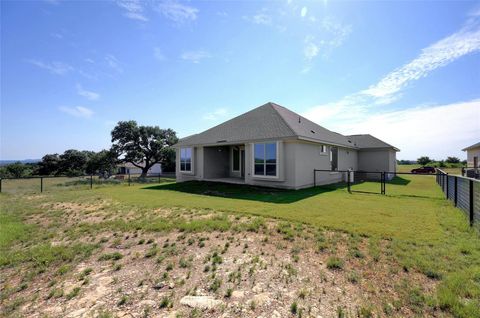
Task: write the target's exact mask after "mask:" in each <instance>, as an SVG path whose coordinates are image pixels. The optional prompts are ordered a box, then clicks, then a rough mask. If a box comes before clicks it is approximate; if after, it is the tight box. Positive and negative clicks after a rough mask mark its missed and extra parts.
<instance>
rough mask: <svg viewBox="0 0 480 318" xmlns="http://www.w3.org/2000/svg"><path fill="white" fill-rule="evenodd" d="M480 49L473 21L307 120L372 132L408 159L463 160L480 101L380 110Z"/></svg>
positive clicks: (475, 132) (477, 131) (478, 131)
mask: <svg viewBox="0 0 480 318" xmlns="http://www.w3.org/2000/svg"><path fill="white" fill-rule="evenodd" d="M478 50H480V26H479V25H478V23H476V22H475V21H473V20H472V19H470V20H468V21H467V23H466V25H465V27H463V28H462V29H461V30H460V31H459V32H456V33H454V34H452V35H450V36H448V37H446V38H444V39H442V40H440V41H438V42H436V43H434V44H433V45H431V46H429V47H427V48H425V49H423V50H422V52H421V54H420V55H419V56H418V57H417V58H415V59H414V60H413V61H411V62H409V63H407V64H405V65H404V66H402V67H400V68H398V69H396V70H394V71H393V72H391V73H390V74H388V75H387V76H386V77H384V78H383V79H381V80H380V81H379V82H378V83H377V84H375V85H372V86H370V87H369V88H368V89H367V90H362V91H360V92H357V93H354V94H351V95H347V96H345V97H344V98H342V99H340V100H338V101H336V102H332V103H328V104H324V105H319V106H314V107H311V108H310V109H308V110H307V111H306V112H305V113H304V116H305V117H307V118H310V119H312V120H314V121H316V122H319V123H322V124H327V125H329V126H328V127H329V128H331V129H334V130H337V131H339V132H341V133H343V134H349V133H371V134H373V135H377V137H379V138H381V139H383V140H385V141H387V142H389V143H391V144H393V145H395V146H397V147H399V148H401V149H402V150H403V151H402V153H400V154H399V157H400V158H403V159H415V158H417V157H418V156H420V155H424V154H427V155H429V156H434V157H437V158H445V157H446V156H447V155H456V156H460V155H462V153H461V152H460V149H461V148H462V146H464V145H465V144H469V143H473V142H475V141H476V140H475V139H476V138H477V139H478V136H480V99H475V100H471V101H465V102H457V103H452V104H447V105H440V106H438V105H437V106H428V107H426V106H424V107H414V108H407V109H404V110H393V111H392V110H390V111H383V112H382V111H381V105H387V104H390V103H392V102H394V101H396V100H398V99H400V98H401V96H402V90H403V89H404V88H405V87H406V85H407V83H409V82H412V81H415V80H418V79H420V78H423V77H425V76H427V75H428V74H430V72H432V71H433V70H435V69H437V68H440V67H442V66H445V65H447V64H448V63H451V62H452V61H454V60H456V59H458V58H460V57H462V56H464V55H466V54H469V53H471V52H475V51H478Z"/></svg>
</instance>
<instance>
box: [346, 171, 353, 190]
mask: <svg viewBox="0 0 480 318" xmlns="http://www.w3.org/2000/svg"><path fill="white" fill-rule="evenodd" d="M347 187H348V193H352V191H351V190H350V170H348V171H347Z"/></svg>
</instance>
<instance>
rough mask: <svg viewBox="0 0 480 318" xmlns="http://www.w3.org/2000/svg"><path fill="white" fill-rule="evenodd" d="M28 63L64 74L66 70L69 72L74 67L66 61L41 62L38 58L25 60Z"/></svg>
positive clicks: (51, 71) (57, 73)
mask: <svg viewBox="0 0 480 318" xmlns="http://www.w3.org/2000/svg"><path fill="white" fill-rule="evenodd" d="M27 62H28V63H30V64H33V65H35V66H37V67H39V68H42V69H45V70H48V71H49V72H50V73H52V74H56V75H65V74H67V73H68V72H71V71H73V70H74V68H73V67H72V66H70V65H68V64H67V63H63V62H51V63H48V62H42V61H39V60H27Z"/></svg>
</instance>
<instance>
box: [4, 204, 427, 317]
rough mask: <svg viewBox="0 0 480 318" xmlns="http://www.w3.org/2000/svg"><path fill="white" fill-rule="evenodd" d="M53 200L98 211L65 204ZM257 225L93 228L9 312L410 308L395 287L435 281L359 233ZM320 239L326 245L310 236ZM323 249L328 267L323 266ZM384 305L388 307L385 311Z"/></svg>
mask: <svg viewBox="0 0 480 318" xmlns="http://www.w3.org/2000/svg"><path fill="white" fill-rule="evenodd" d="M58 208H61V209H67V210H76V209H83V208H86V209H88V210H87V211H96V210H97V209H98V207H93V206H83V205H78V206H77V205H72V204H69V205H65V203H62V204H60V205H58ZM210 214H211V213H209V214H201V215H199V217H202V218H203V217H205V215H210ZM250 219H251V218H242V219H238V220H237V221H238V222H239V223H247V221H248V220H250ZM264 224H265V225H264V227H262V228H261V230H259V231H257V232H255V231H227V232H210V233H182V232H172V233H146V232H141V231H137V232H132V233H123V234H122V235H117V236H115V235H114V234H112V233H103V234H102V235H99V237H104V239H103V247H102V248H101V249H100V250H98V252H96V253H95V254H94V255H92V256H91V257H89V258H88V259H87V260H86V261H84V262H82V263H80V264H77V265H75V266H74V267H72V268H71V269H70V270H69V271H68V272H67V273H66V274H62V275H59V274H58V272H56V273H55V272H50V273H41V274H39V275H38V276H37V277H35V278H34V279H33V280H32V282H31V283H30V284H29V286H28V288H26V289H25V290H22V291H19V292H17V293H15V295H14V296H15V297H17V298H19V297H20V298H23V299H30V301H28V302H26V304H24V305H22V306H20V307H19V312H21V313H22V314H23V315H25V316H29V317H42V316H44V315H48V316H51V317H91V316H97V315H99V314H100V313H104V314H106V313H109V314H112V315H115V316H118V317H144V316H145V317H175V316H178V315H180V316H182V317H188V316H192V315H198V316H204V317H238V316H244V317H259V316H262V317H287V316H291V315H294V314H295V315H302V316H303V317H318V316H322V317H332V316H337V315H338V314H339V312H342V313H345V314H351V315H356V314H358V312H360V311H361V310H364V311H371V312H372V313H375V314H376V315H378V316H385V317H387V316H413V315H415V312H413V311H412V310H411V308H410V307H408V306H405V305H402V304H401V303H398V304H395V301H396V300H398V299H399V298H400V296H399V295H398V294H397V291H396V290H397V289H396V285H398V284H400V282H402V281H411V282H415V283H416V284H417V285H419V286H421V288H422V290H423V291H425V292H428V291H430V290H433V289H434V288H435V284H436V282H435V281H434V280H430V279H428V278H426V277H425V276H424V275H421V274H419V273H412V272H406V271H404V270H402V269H401V268H400V267H399V266H398V265H396V264H395V263H393V262H391V261H390V260H389V259H388V258H387V257H385V255H381V256H380V259H377V258H376V256H375V257H373V256H371V255H370V253H369V250H368V246H369V242H368V239H367V238H358V237H357V238H354V239H353V240H352V238H351V237H350V236H349V235H347V234H343V233H338V232H329V231H322V232H318V231H317V230H315V229H311V228H307V227H303V228H302V229H301V231H297V232H296V234H295V236H294V237H293V238H292V237H290V236H289V235H286V234H285V232H286V229H285V225H279V224H278V222H276V221H268V222H265V223H264ZM281 229H283V230H281ZM114 241H115V244H113V242H114ZM323 241H326V242H328V244H319V242H320V243H321V242H323ZM382 244H383V243H382ZM352 251H353V252H352ZM333 257H336V258H338V259H339V260H340V264H338V266H333V265H332V264H331V263H332V258H333ZM3 273H7V272H3ZM11 274H12V273H11ZM15 277H17V278H15ZM52 282H54V283H53V284H52ZM3 283H4V284H9V285H15V284H19V283H20V282H19V280H18V275H9V278H7V279H5V281H4V282H3ZM14 296H13V295H12V296H11V297H10V299H9V300H8V301H10V302H12V301H14ZM385 306H387V307H388V306H391V307H392V312H391V314H385V312H384V311H383V308H384V307H385ZM426 314H428V313H426Z"/></svg>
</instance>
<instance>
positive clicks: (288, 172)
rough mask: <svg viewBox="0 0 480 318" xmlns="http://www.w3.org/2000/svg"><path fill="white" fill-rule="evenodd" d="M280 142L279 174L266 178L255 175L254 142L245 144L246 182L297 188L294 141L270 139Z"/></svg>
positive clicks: (265, 185) (278, 145)
mask: <svg viewBox="0 0 480 318" xmlns="http://www.w3.org/2000/svg"><path fill="white" fill-rule="evenodd" d="M274 141H275V142H278V144H277V147H278V158H277V165H278V176H277V177H276V178H268V177H267V178H266V177H260V176H254V175H253V144H246V145H245V183H246V184H251V185H257V186H264V187H274V188H284V189H294V188H295V151H294V148H293V147H292V145H293V143H290V142H288V141H282V140H268V141H265V142H274Z"/></svg>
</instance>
